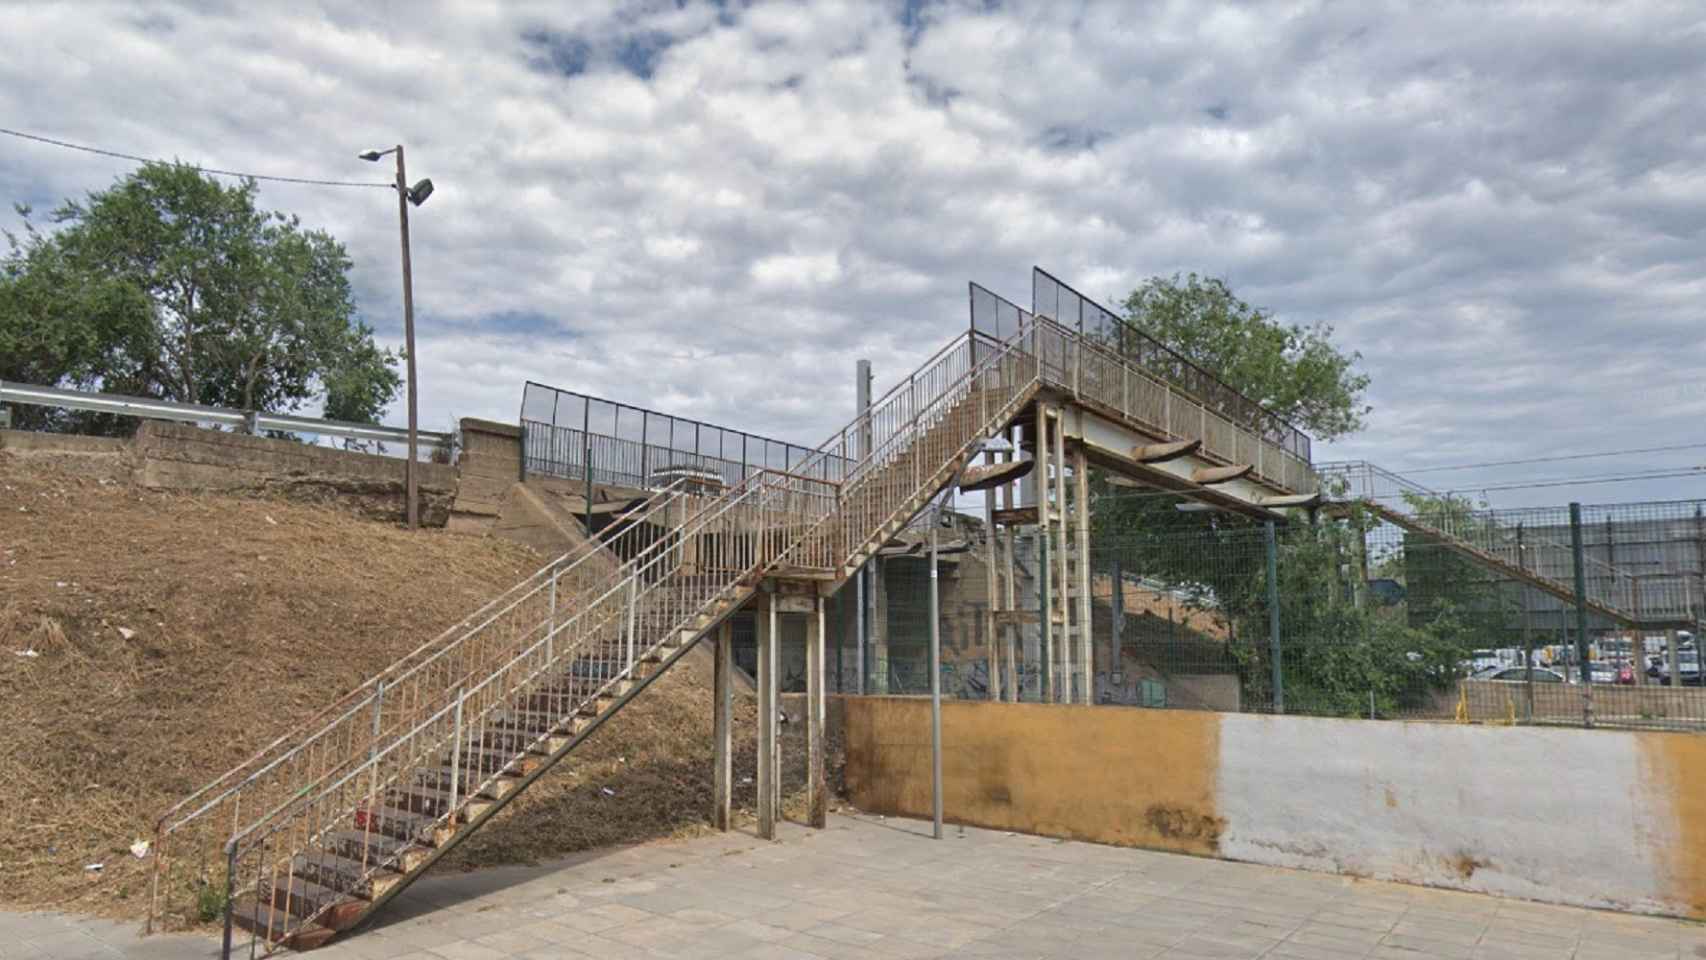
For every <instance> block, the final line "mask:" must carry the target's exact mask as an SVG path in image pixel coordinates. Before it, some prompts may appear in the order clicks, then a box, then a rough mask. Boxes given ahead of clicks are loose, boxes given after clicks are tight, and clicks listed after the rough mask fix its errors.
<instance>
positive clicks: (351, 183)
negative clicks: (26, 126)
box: [0, 127, 396, 188]
mask: <svg viewBox="0 0 1706 960" xmlns="http://www.w3.org/2000/svg"><path fill="white" fill-rule="evenodd" d="M0 133H3V134H5V135H7V136H9V137H17V138H18V139H20V140H33V141H35V142H37V143H46V144H51V145H53V146H56V147H64V148H65V149H67V150H80V151H82V152H83V153H93V154H96V155H99V156H103V157H116V158H118V159H120V160H132V161H135V162H137V163H163V164H170V163H174V162H178V161H166V160H157V159H153V158H150V157H142V156H137V155H136V154H134V153H124V152H123V151H119V150H106V149H103V148H101V147H90V146H85V145H83V144H80V143H71V142H70V141H67V140H56V139H54V138H53V137H44V136H41V135H39V134H34V133H25V132H24V131H22V130H12V129H8V128H6V127H0ZM187 166H191V167H194V168H195V169H196V170H199V171H201V172H202V173H210V174H214V175H216V176H221V177H242V178H244V179H246V180H267V181H271V182H274V183H298V184H307V185H310V186H317V187H381V188H394V187H395V186H396V184H394V183H391V182H389V181H385V182H379V181H373V180H322V179H317V178H314V177H281V176H276V175H274V174H268V173H244V172H242V171H240V170H220V169H217V168H214V167H203V166H200V165H199V164H187Z"/></svg>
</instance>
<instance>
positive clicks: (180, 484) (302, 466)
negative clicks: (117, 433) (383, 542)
mask: <svg viewBox="0 0 1706 960" xmlns="http://www.w3.org/2000/svg"><path fill="white" fill-rule="evenodd" d="M133 446H134V453H133V456H134V462H135V479H136V482H137V483H139V484H141V485H143V486H147V487H157V488H161V489H169V490H226V491H240V490H265V491H268V492H274V493H281V494H284V495H286V496H292V497H298V498H303V499H314V500H321V499H324V500H337V501H340V502H343V503H346V504H350V505H354V506H356V507H357V508H359V509H361V510H362V511H363V512H365V513H367V514H369V515H371V516H373V517H375V518H376V519H385V520H398V519H401V518H402V517H403V514H404V510H405V502H404V483H403V477H404V467H405V463H404V461H403V460H400V459H398V458H396V457H387V456H383V455H380V454H372V453H359V452H355V451H349V450H334V449H332V448H330V447H319V446H312V445H309V444H305V443H299V442H297V441H294V440H280V439H275V438H272V437H254V436H249V435H247V434H241V433H227V432H225V431H221V430H204V429H202V428H200V427H193V426H188V425H185V424H179V423H166V422H163V421H158V420H146V421H143V423H142V425H141V426H140V427H138V428H137V431H136V438H135V440H134V441H133ZM416 471H417V472H416V475H415V476H416V487H417V489H418V490H419V493H420V517H421V523H422V524H423V525H426V526H443V525H444V523H445V520H446V518H447V517H448V516H449V512H450V501H451V498H452V497H454V495H455V491H456V468H455V467H452V466H449V465H447V464H442V463H420V464H417V465H416Z"/></svg>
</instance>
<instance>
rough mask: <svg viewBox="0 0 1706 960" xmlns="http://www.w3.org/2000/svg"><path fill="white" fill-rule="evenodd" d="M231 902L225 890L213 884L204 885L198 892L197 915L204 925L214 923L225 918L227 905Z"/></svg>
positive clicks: (196, 897) (196, 900)
mask: <svg viewBox="0 0 1706 960" xmlns="http://www.w3.org/2000/svg"><path fill="white" fill-rule="evenodd" d="M228 902H229V901H228V900H227V898H226V896H225V888H224V887H217V886H214V885H213V884H211V883H204V884H202V885H201V887H200V889H198V890H197V891H196V896H195V913H196V917H197V918H198V919H199V920H201V922H202V923H212V922H213V921H215V920H218V919H219V918H220V917H223V916H225V905H226V904H227V903H228Z"/></svg>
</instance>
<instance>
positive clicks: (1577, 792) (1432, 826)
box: [845, 697, 1706, 919]
mask: <svg viewBox="0 0 1706 960" xmlns="http://www.w3.org/2000/svg"><path fill="white" fill-rule="evenodd" d="M845 709H846V738H847V759H846V764H847V766H846V774H845V775H846V784H847V790H848V794H849V797H850V799H851V800H852V801H853V802H854V804H855V805H857V806H859V807H861V808H863V809H868V810H871V811H874V812H883V813H897V814H904V815H910V816H928V815H929V811H930V748H929V742H930V741H929V703H928V701H925V700H921V699H913V698H889V697H853V698H848V699H847V702H846V705H845ZM943 741H944V745H945V746H944V759H943V774H944V806H945V810H946V812H947V816H948V817H949V818H950V819H953V820H956V821H960V822H964V823H971V824H977V825H981V826H988V827H995V828H999V829H1008V830H1016V831H1021V832H1027V833H1037V834H1043V835H1047V836H1060V837H1072V838H1076V839H1086V840H1096V841H1102V842H1107V843H1118V844H1128V845H1135V846H1143V847H1152V848H1156V849H1163V850H1176V851H1181V852H1187V853H1197V854H1205V855H1211V856H1219V857H1226V858H1228V859H1234V860H1244V861H1249V862H1253V863H1264V864H1271V865H1275V866H1285V867H1300V868H1305V869H1311V870H1323V871H1330V872H1335V873H1342V874H1349V875H1352V876H1361V877H1372V878H1377V879H1383V880H1397V881H1403V882H1409V883H1419V884H1427V885H1430V886H1439V887H1450V888H1454V889H1460V890H1473V891H1478V892H1485V893H1495V894H1502V895H1508V896H1517V897H1525V898H1530V899H1535V900H1543V901H1550V902H1554V903H1565V904H1574V905H1579V906H1590V907H1605V908H1614V909H1622V910H1632V911H1637V912H1642V913H1661V914H1672V915H1678V916H1688V917H1694V918H1697V919H1702V918H1706V737H1702V736H1699V735H1696V734H1683V733H1649V732H1632V731H1607V730H1569V729H1547V728H1537V727H1488V726H1466V725H1456V724H1431V723H1404V722H1397V721H1363V720H1337V719H1323V718H1311V717H1276V716H1264V715H1253V714H1233V713H1209V712H1202V711H1187V710H1144V709H1138V708H1125V707H1082V706H1071V707H1068V706H1055V705H1044V704H999V703H987V702H966V701H960V702H950V703H946V704H944V706H943Z"/></svg>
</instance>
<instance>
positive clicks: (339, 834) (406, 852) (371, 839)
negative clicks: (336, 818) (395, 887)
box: [321, 830, 431, 873]
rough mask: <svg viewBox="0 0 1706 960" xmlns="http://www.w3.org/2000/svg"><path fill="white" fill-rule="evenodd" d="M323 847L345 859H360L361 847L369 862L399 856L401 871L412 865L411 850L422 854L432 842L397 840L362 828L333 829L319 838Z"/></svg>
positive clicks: (396, 858)
mask: <svg viewBox="0 0 1706 960" xmlns="http://www.w3.org/2000/svg"><path fill="white" fill-rule="evenodd" d="M321 840H322V841H323V843H324V844H325V849H327V850H330V851H331V852H333V853H335V854H337V855H338V856H340V857H343V858H345V859H347V860H355V861H357V862H360V861H361V858H362V855H363V851H365V852H366V856H367V862H368V863H384V862H386V861H394V860H398V859H399V858H400V859H401V861H402V862H401V863H400V864H399V866H400V867H401V868H402V870H403V872H405V873H407V872H408V871H410V870H412V869H414V867H413V866H412V865H411V864H410V863H409V860H410V854H411V853H416V852H418V853H419V854H420V856H421V857H423V858H424V857H425V856H426V854H427V853H428V852H429V851H430V850H431V845H430V844H429V843H428V842H426V841H423V840H399V839H398V838H396V837H392V836H387V835H385V834H383V833H370V832H368V831H365V830H334V831H332V832H331V833H328V834H326V835H325V836H324V837H322V838H321Z"/></svg>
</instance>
